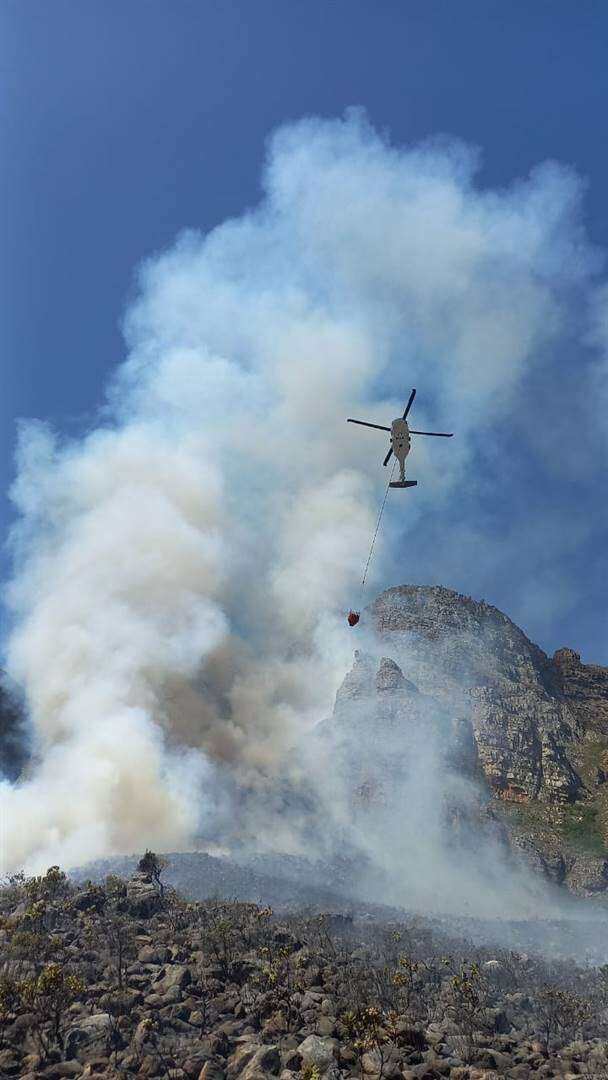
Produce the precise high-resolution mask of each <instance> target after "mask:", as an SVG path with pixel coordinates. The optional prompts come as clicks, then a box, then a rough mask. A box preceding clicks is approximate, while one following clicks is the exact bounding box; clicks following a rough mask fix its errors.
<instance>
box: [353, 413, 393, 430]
mask: <svg viewBox="0 0 608 1080" xmlns="http://www.w3.org/2000/svg"><path fill="white" fill-rule="evenodd" d="M346 423H347V424H361V426H362V427H375V428H378V431H390V430H391V429H390V427H385V426H384V424H370V423H369V421H368V420H352V419H351V418H350V416H349V418H348V420H347V421H346Z"/></svg>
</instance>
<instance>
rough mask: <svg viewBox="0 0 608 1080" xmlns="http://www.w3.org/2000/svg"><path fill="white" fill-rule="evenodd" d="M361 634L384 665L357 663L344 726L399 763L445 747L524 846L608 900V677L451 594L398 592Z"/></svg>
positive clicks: (369, 613) (372, 610)
mask: <svg viewBox="0 0 608 1080" xmlns="http://www.w3.org/2000/svg"><path fill="white" fill-rule="evenodd" d="M361 621H362V625H363V626H364V627H366V628H367V630H368V631H369V632H371V635H370V636H371V640H372V641H373V642H374V643H375V646H376V653H375V655H371V654H369V655H363V654H361V653H357V654H356V656H355V664H354V666H353V669H352V671H351V672H350V673H349V674H348V675H347V677H346V679H345V680H344V683H343V685H342V687H341V689H340V690H339V691H338V694H337V698H336V710H335V713H334V721H333V722H334V724H337V725H338V726H339V727H340V729H341V730H342V731H343V732H346V731H347V730H348V729H350V730H351V732H352V733H353V734H356V738H357V740H361V738H362V733H363V736H364V737H365V739H368V740H369V746H368V747H367V751H366V753H369V754H372V751H373V753H377V750H374V747H373V744H374V742H375V744H376V746H377V744H378V742H382V744H383V746H385V747H386V748H387V758H388V757H392V756H394V757H396V758H398V759H399V760H401V761H404V760H406V759H407V757H408V749H407V741H408V739H409V740H410V741H411V745H415V744H416V743H420V740H421V738H423V739H427V738H429V737H438V738H440V739H443V740H445V747H446V754H445V757H444V759H443V761H444V766H443V767H445V768H449V769H452V770H453V769H454V768H462V770H463V772H464V774H465V775H467V776H469V777H473V778H476V780H477V782H479V780H481V788H480V791H481V790H482V788H484V787H485V790H486V793H487V797H488V798H490V801H491V805H493V806H494V807H495V811H496V813H497V814H498V817H499V819H500V820H501V821H504V822H505V823H506V825H507V826H508V828H509V830H510V831H511V833H512V835H513V838H514V840H515V841H516V842H518V843H519V844H520V846H521V844H522V843H523V844H524V846H525V845H527V846H528V847H529V846H530V844H529V843H528V841H530V842H531V844H532V846H534V845H536V847H537V849H538V850H539V851H540V852H541V854H540V855H539V862H540V863H541V864H542V866H543V867H545V868H547V867H556V866H557V867H558V868H559V874H561V875H562V878H563V879H564V880H566V879H567V880H570V879H572V880H574V877H576V874H575V873H574V870H573V866H574V862H573V860H574V861H575V862H576V864H577V866H578V870H577V872H576V873H577V874H579V871H580V873H582V874H583V878H584V879H585V882H587V881H588V882H590V884H589V890H590V891H593V890H594V889H596V888H602V889H603V888H605V887H606V884H607V883H608V862H607V861H606V860H607V856H608V783H606V782H605V781H606V777H607V776H608V669H607V668H603V667H600V666H599V665H593V664H585V663H583V662H582V660H581V657H580V655H579V654H578V653H577V652H576V651H575V650H574V649H571V648H567V647H564V648H561V649H558V650H557V652H556V653H555V654H554V656H553V657H549V656H547V654H546V653H545V652H544V651H543V650H542V649H541V648H539V646H538V645H535V644H534V643H533V642H532V641H530V640H529V638H528V637H527V636H526V634H525V633H524V632H523V630H521V629H520V628H519V627H518V626H516V624H515V623H514V622H513V621H512V620H511V619H509V618H508V617H507V616H506V615H504V614H503V613H502V612H501V611H499V610H498V609H497V608H495V607H493V606H492V605H490V604H487V603H486V602H485V601H483V600H480V601H477V600H473V599H472V598H471V597H467V596H462V595H461V594H459V593H457V592H455V591H454V590H452V589H447V588H445V587H443V586H416V585H401V586H397V587H394V588H391V589H387V590H386V591H385V592H384V593H382V594H381V595H380V596H379V597H378V598H377V599H376V600H375V601H374V602H373V603H372V604H371V605H370V606H369V607H368V608H367V609H366V610H365V612H364V613H363V615H362V620H361ZM355 702H356V703H357V708H356V709H355V710H353V705H354V704H355ZM370 729H371V730H372V731H373V732H374V735H373V737H370V736H369V731H370ZM389 732H392V733H395V732H398V733H399V745H398V746H397V745H396V744H395V742H394V738H395V736H394V734H393V735H390V736H389V734H388V733H389ZM360 745H361V746H363V742H361V743H360ZM370 760H371V758H370ZM369 767H370V765H369V761H368V763H367V765H366V768H368V769H369ZM585 860H586V861H585ZM583 864H584V872H583V871H582V870H581V867H582V866H583ZM594 868H595V869H594ZM596 871H597V872H596ZM558 876H559V875H558ZM579 876H580V874H579ZM577 882H578V879H577ZM579 886H580V889H581V890H582V891H585V889H586V887H587V886H586V885H585V884H584V882H583V884H580V883H577V886H576V887H577V888H579Z"/></svg>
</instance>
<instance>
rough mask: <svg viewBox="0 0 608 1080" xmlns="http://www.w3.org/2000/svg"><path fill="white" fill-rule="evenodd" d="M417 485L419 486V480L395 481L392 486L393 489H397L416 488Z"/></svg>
mask: <svg viewBox="0 0 608 1080" xmlns="http://www.w3.org/2000/svg"><path fill="white" fill-rule="evenodd" d="M417 484H418V481H417V480H394V481H393V482H392V484H391V485H390V486H391V487H396V488H408V487H416V486H417Z"/></svg>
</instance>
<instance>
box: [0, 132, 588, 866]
mask: <svg viewBox="0 0 608 1080" xmlns="http://www.w3.org/2000/svg"><path fill="white" fill-rule="evenodd" d="M477 167H478V161H477V155H476V153H475V152H474V151H472V150H471V149H469V148H467V147H466V146H463V145H462V144H460V143H458V142H455V141H449V140H445V139H442V140H435V141H430V142H428V143H426V144H423V145H419V146H414V147H406V148H402V149H400V148H395V147H393V146H391V145H390V144H389V142H388V141H387V140H386V139H384V138H383V137H381V136H380V135H378V134H377V133H376V132H375V131H374V130H373V129H372V128H371V127H370V126H369V125H368V123H367V121H366V119H365V116H364V115H363V114H361V113H359V112H352V113H349V114H348V115H347V116H346V118H345V119H343V120H339V121H338V120H337V121H324V120H323V121H322V120H314V119H310V120H305V121H302V122H300V123H296V124H293V125H289V126H287V127H285V128H283V129H281V130H279V131H278V132H277V133H276V134H275V135H274V137H273V138H272V140H271V141H270V143H269V147H268V154H267V162H266V167H265V172H264V193H263V197H262V200H261V202H260V204H259V206H258V207H256V208H255V209H254V210H252V211H251V212H248V213H246V214H244V215H243V216H242V217H240V218H238V219H235V220H231V221H228V222H226V223H224V224H223V225H221V226H219V227H218V228H216V229H215V230H214V231H212V232H211V233H210V234H208V235H205V236H203V235H200V234H199V233H197V232H194V231H189V232H187V233H185V234H183V235H182V236H180V237H179V238H178V240H177V241H176V243H175V246H174V247H173V248H172V249H171V250H170V251H168V252H166V253H163V254H161V255H158V256H155V257H153V258H151V259H150V260H148V261H147V262H146V263H145V264H144V265H143V266H142V268H141V270H140V274H139V295H138V299H137V300H136V302H135V303H134V304H133V305H132V307H131V308H130V310H129V312H128V315H127V318H126V323H125V336H126V341H127V346H128V357H127V359H126V361H125V363H124V364H123V365H122V366H121V367H120V368H119V369H118V370H117V372H116V374H115V376H114V377H113V379H112V383H111V386H110V389H109V393H108V402H107V405H106V406H105V408H104V410H103V412H102V414H101V416H100V421H99V426H98V427H97V428H96V430H93V431H91V432H90V433H89V434H88V435H87V436H86V437H84V438H82V439H80V440H75V441H72V442H69V441H65V440H63V439H61V438H60V437H56V436H54V435H53V433H52V432H51V431H50V430H48V429H47V428H46V427H45V426H43V425H40V424H25V425H24V426H23V428H22V431H21V440H20V450H19V457H18V476H17V480H16V483H15V485H14V491H13V498H14V501H15V504H16V506H17V508H18V511H19V515H20V524H19V525H18V527H17V530H16V533H15V537H14V548H15V575H14V579H13V581H12V582H11V584H10V586H9V589H8V602H9V605H10V607H11V608H12V611H13V615H14V631H13V633H12V636H11V638H10V640H9V643H8V648H7V656H6V666H7V669H8V671H9V673H10V675H11V676H12V678H13V679H14V680H16V682H17V683H19V684H20V685H21V686H22V687H23V688H24V691H25V694H26V699H27V705H28V710H29V715H30V718H31V724H32V726H33V729H34V733H35V747H36V756H35V760H34V761H33V763H32V765H31V767H30V769H29V773H28V775H27V776H26V777H24V778H23V779H22V780H21V782H20V783H18V784H15V785H10V784H8V783H4V784H3V785H2V788H1V799H2V806H1V823H2V861H3V864H4V867H5V868H9V869H13V868H17V867H20V866H23V865H25V867H26V868H27V869H28V870H30V871H31V870H40V869H44V868H45V867H46V866H48V865H49V864H50V863H52V862H60V863H61V864H63V865H65V866H70V865H74V864H77V863H82V862H84V861H86V860H88V859H91V858H95V857H97V856H102V855H104V854H108V853H119V852H131V851H134V850H141V849H143V848H144V847H146V846H151V847H154V848H156V849H159V850H162V849H165V850H168V849H173V850H175V849H177V848H180V847H181V848H185V847H188V846H190V845H192V844H193V843H194V841H195V838H196V837H197V835H200V834H201V832H204V831H205V829H206V828H207V826H208V825H209V824H210V823H211V826H212V825H213V822H218V821H224V820H226V819H227V818H228V817H230V815H234V814H237V810H236V809H234V807H233V806H232V804H231V801H230V800H231V795H230V792H229V790H228V788H229V785H228V787H227V785H226V783H223V782H222V781H221V779H220V778H221V777H224V778H225V777H226V776H230V777H232V778H233V781H234V784H235V785H236V786H237V787H238V785H239V784H240V785H247V786H249V787H252V788H254V789H255V788H258V789H259V790H263V789H264V788H265V786H267V785H269V786H271V787H272V785H275V786H276V783H277V782H278V781H280V779H281V777H283V776H284V775H285V771H286V770H290V775H291V774H293V773H294V772H295V773H297V768H298V766H297V760H298V759H297V754H296V755H295V756H294V754H293V752H291V748H292V747H293V746H294V745H297V741H298V739H299V738H300V736H301V735H302V734H303V733H305V732H307V731H309V730H310V729H311V728H312V727H313V726H314V724H315V723H316V722H317V721H318V720H320V719H322V718H323V717H324V716H326V715H327V714H328V713H329V711H330V710H331V705H332V699H333V695H334V693H335V691H336V688H337V686H338V685H339V682H340V680H341V678H342V677H343V675H344V673H345V671H346V670H347V668H348V667H349V666H350V662H351V659H352V649H353V633H352V631H350V630H349V629H348V627H347V626H346V623H345V619H344V613H345V611H347V610H348V608H349V607H350V606H351V605H357V603H358V602H359V600H360V596H359V582H360V578H361V573H362V568H363V565H364V563H365V559H366V557H367V553H368V548H369V543H370V540H371V535H372V532H373V528H374V525H375V519H376V514H377V511H378V504H379V502H380V500H381V498H382V494H383V490H384V484H385V483H386V480H387V476H386V475H385V474H386V470H383V469H382V468H381V466H380V462H381V460H382V457H383V455H384V453H385V450H386V441H385V440H384V439H383V437H382V435H381V434H380V433H379V432H372V431H366V430H364V429H361V428H359V429H355V428H353V427H349V426H348V425H347V424H346V423H345V418H346V417H347V416H360V417H362V418H364V419H369V420H372V421H376V422H378V423H388V422H390V420H391V418H392V417H393V416H396V415H398V414H399V413H400V412H401V411H402V409H403V402H404V400H405V399H406V398H407V395H408V393H409V390H410V387H412V386H417V387H418V391H419V395H418V399H417V402H416V414H415V416H416V425H415V426H416V427H418V428H422V429H428V428H433V427H434V428H435V429H439V430H450V431H451V430H454V431H455V432H456V433H457V435H456V437H455V438H454V439H453V440H452V441H451V442H450V443H447V442H444V441H443V440H430V439H429V440H422V439H421V440H418V442H417V443H416V444H415V448H414V456H415V461H416V475H418V477H419V479H422V477H423V478H424V483H423V484H422V485H421V486H420V487H419V488H418V490H417V492H416V496H415V501H401V502H399V504H397V502H396V500H393V501H392V504H391V506H390V507H389V512H388V514H387V517H386V528H385V529H384V530H383V532H382V533H381V535H380V538H379V541H378V545H377V548H376V553H375V558H374V563H373V564H372V578H371V582H370V591H371V589H373V587H374V584H375V585H378V584H379V583H382V584H384V583H392V582H393V581H394V580H398V581H405V580H412V578H411V575H410V569H412V568H413V567H414V566H415V559H416V558H418V559H419V560H421V561H419V562H418V566H425V567H428V566H429V565H430V564H432V563H433V551H432V549H429V546H428V544H426V543H425V551H424V553H420V555H419V556H416V555H415V543H416V540H415V536H416V527H417V526H418V525H419V524H421V523H422V521H423V520H424V515H425V513H427V512H428V511H429V508H431V507H433V508H434V509H435V510H436V509H437V508H439V511H440V512H443V514H444V515H445V516H444V526H443V528H444V530H445V533H446V534H447V532H448V525H449V522H450V520H453V519H454V514H453V510H452V508H453V505H454V502H453V500H454V498H455V496H454V492H455V491H457V485H458V484H459V482H461V481H462V479H463V477H464V476H465V474H466V475H469V476H470V475H471V472H474V471H476V470H477V471H479V472H480V475H482V476H483V477H487V476H488V475H491V474H492V471H493V469H498V468H499V467H500V464H499V461H498V459H497V456H496V457H493V451H492V448H491V444H490V445H488V443H487V442H486V443H484V442H483V439H482V435H483V431H484V429H485V431H488V430H489V427H490V425H492V424H493V423H498V422H499V421H500V420H501V419H502V418H504V417H506V416H509V415H510V413H511V411H512V410H513V408H514V403H515V402H516V401H517V395H518V392H519V390H520V389H521V387H522V384H523V383H524V381H525V380H526V378H528V377H529V376H530V372H534V371H535V370H536V368H540V367H541V366H542V365H543V364H546V363H547V355H548V353H549V352H550V350H552V349H553V348H556V349H557V348H559V347H561V343H563V341H564V340H565V339H567V338H568V337H569V336H571V335H572V334H573V333H578V334H580V336H584V333H590V331H587V329H586V327H582V328H581V327H580V326H579V325H578V323H577V319H579V315H580V309H581V296H583V297H586V296H590V295H591V293H592V291H593V289H594V276H595V274H596V272H597V269H598V259H597V256H596V254H595V253H594V252H593V251H592V249H591V248H590V246H589V245H588V243H587V242H586V240H585V237H584V234H583V231H582V227H581V225H580V196H581V184H580V182H579V181H578V179H577V178H576V176H575V175H574V174H573V173H572V172H571V171H570V170H568V169H566V168H562V167H559V166H557V165H553V164H547V165H543V166H541V167H540V168H538V169H537V170H536V171H535V172H534V173H533V174H532V175H531V176H530V177H529V178H527V179H525V180H522V181H520V182H518V183H516V184H514V185H512V186H511V187H509V188H506V189H503V190H483V189H481V188H480V187H478V186H476V183H475V174H476V170H477ZM598 295H599V294H598ZM596 321H597V322H598V323H599V320H598V319H597V317H596ZM589 347H591V346H589ZM596 374H597V373H595V374H594V375H593V378H595V377H596ZM591 377H592V376H591V375H590V376H589V378H590V379H591ZM540 452H541V451H540V450H539V453H540ZM411 460H413V459H411ZM379 466H380V467H379ZM399 494H400V498H401V493H399ZM405 499H407V496H405V497H404V500H405ZM406 522H407V529H408V530H409V532H408V534H407V537H406V540H405V541H403V539H399V540H398V537H402V534H403V531H404V529H405V523H406ZM455 527H456V528H460V529H461V530H462V524H460V525H458V523H456V525H455ZM441 543H444V540H443V539H442V540H441V542H440V541H439V538H438V548H437V550H438V551H439V550H440V549H441ZM405 552H407V561H406V560H405V558H404V553H405ZM464 557H465V556H464V554H463V553H462V552H460V553H459V558H461V559H463V558H464ZM432 572H433V573H434V576H435V579H436V580H441V579H443V580H446V583H448V584H449V583H450V581H449V573H448V572H446V571H444V568H443V567H442V565H441V561H440V560H438V559H437V560H435V562H434V565H433V567H432ZM374 574H375V578H374ZM395 575H397V576H396V577H395ZM391 578H392V581H391V580H390V579H391ZM387 579H388V580H387ZM287 762H289V764H287ZM269 805H270V804H269ZM241 824H242V827H243V830H244V831H246V830H247V828H248V827H249V829H250V830H251V829H252V825H251V823H249V826H248V823H247V822H246V821H243V822H242V823H241ZM265 826H266V828H265V832H264V829H263V828H262V827H261V825H260V821H259V820H256V822H255V829H254V830H253V831H255V832H256V834H257V835H256V839H257V841H258V843H259V844H261V845H262V846H264V845H265V846H267V847H270V846H272V845H274V846H275V847H277V848H280V846H281V845H283V846H286V847H289V846H290V845H291V847H292V848H293V846H294V844H297V841H296V839H294V836H293V830H292V829H291V828H288V827H287V825H284V824H283V822H282V820H281V814H280V812H278V811H277V812H276V813H274V812H273V811H272V807H271V808H270V809H269V812H268V817H267V820H266V823H265ZM233 827H234V823H233ZM260 830H261V831H260Z"/></svg>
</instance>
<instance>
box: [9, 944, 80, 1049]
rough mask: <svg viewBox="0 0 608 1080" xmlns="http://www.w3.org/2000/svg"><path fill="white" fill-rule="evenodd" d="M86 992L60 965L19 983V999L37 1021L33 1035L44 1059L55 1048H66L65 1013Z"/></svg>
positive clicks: (49, 967) (47, 968)
mask: <svg viewBox="0 0 608 1080" xmlns="http://www.w3.org/2000/svg"><path fill="white" fill-rule="evenodd" d="M83 990H84V984H83V983H82V982H81V980H80V979H79V978H77V977H76V976H75V975H73V974H71V973H69V972H67V971H66V970H65V968H63V967H62V965H61V964H48V965H47V967H45V968H44V969H43V970H42V971H41V972H40V974H39V975H37V976H32V977H31V978H29V979H24V980H23V981H22V982H21V983H20V985H19V995H20V998H21V1001H22V1003H23V1005H24V1006H25V1008H26V1009H27V1010H28V1011H30V1012H31V1013H33V1015H34V1017H35V1021H34V1031H35V1035H36V1041H37V1043H38V1047H39V1050H40V1053H41V1054H42V1055H44V1056H46V1055H47V1054H48V1052H49V1050H50V1048H51V1046H52V1045H53V1044H55V1045H56V1046H58V1047H60V1048H63V1028H62V1023H63V1020H64V1016H65V1013H66V1011H67V1009H68V1007H69V1006H70V1005H71V1004H72V1002H73V1001H74V1000H75V998H76V997H78V995H79V994H81V993H82V992H83Z"/></svg>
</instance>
